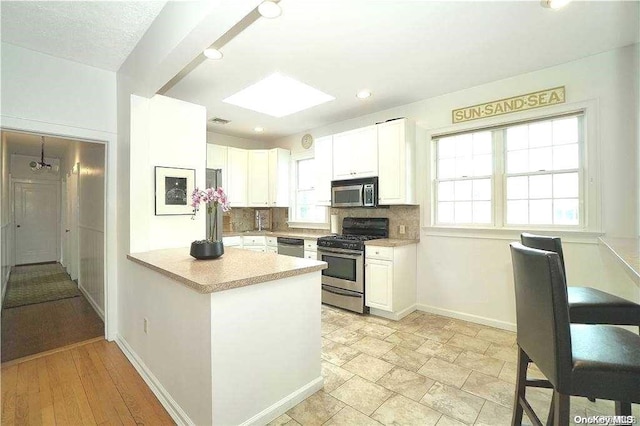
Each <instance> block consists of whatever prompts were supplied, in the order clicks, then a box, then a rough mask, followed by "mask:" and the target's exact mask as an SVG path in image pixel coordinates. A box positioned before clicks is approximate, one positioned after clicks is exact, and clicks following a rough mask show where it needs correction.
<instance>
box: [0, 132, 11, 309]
mask: <svg viewBox="0 0 640 426" xmlns="http://www.w3.org/2000/svg"><path fill="white" fill-rule="evenodd" d="M0 137H1V140H0V177H1V179H2V186H1V187H0V285H1V286H2V297H1V299H0V303H1V302H2V301H3V300H4V293H5V290H6V287H7V281H8V279H9V271H10V270H11V254H12V250H11V246H12V244H13V243H12V240H11V232H10V231H11V227H10V226H9V225H10V217H9V214H10V210H9V207H10V205H11V204H10V203H11V196H10V191H9V152H8V149H7V148H8V146H7V140H6V133H4V132H2V134H1V135H0Z"/></svg>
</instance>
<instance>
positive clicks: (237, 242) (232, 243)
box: [222, 237, 242, 248]
mask: <svg viewBox="0 0 640 426" xmlns="http://www.w3.org/2000/svg"><path fill="white" fill-rule="evenodd" d="M222 244H224V245H225V246H226V247H240V248H242V237H222Z"/></svg>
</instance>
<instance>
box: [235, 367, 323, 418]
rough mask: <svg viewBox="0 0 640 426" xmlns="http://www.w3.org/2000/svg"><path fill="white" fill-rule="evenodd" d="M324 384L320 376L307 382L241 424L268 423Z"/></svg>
mask: <svg viewBox="0 0 640 426" xmlns="http://www.w3.org/2000/svg"><path fill="white" fill-rule="evenodd" d="M323 385H324V378H323V377H322V376H320V377H318V378H317V379H315V380H312V381H311V382H309V383H307V384H306V385H305V386H303V387H301V388H300V389H298V390H296V391H295V392H293V393H291V394H289V395H287V396H285V397H284V398H282V399H281V400H280V401H278V402H276V403H275V404H273V405H272V406H270V407H267V408H266V409H264V410H262V411H261V412H259V413H258V414H256V415H255V416H253V417H251V418H250V419H249V420H247V421H245V422H243V423H241V426H253V425H266V424H267V423H269V422H270V421H272V420H275V419H277V418H278V417H279V416H281V415H283V414H284V413H286V412H287V411H288V410H289V409H290V408H293V407H294V406H296V405H297V404H299V403H300V402H302V401H304V400H305V399H306V398H308V397H309V396H311V395H313V394H314V393H316V392H317V391H319V390H320V389H322V386H323Z"/></svg>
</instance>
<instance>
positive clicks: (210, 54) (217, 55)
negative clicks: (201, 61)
mask: <svg viewBox="0 0 640 426" xmlns="http://www.w3.org/2000/svg"><path fill="white" fill-rule="evenodd" d="M204 56H206V57H207V58H209V59H214V60H215V59H222V52H221V51H219V50H218V49H214V48H213V47H210V48H208V49H205V50H204Z"/></svg>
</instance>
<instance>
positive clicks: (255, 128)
mask: <svg viewBox="0 0 640 426" xmlns="http://www.w3.org/2000/svg"><path fill="white" fill-rule="evenodd" d="M253 131H254V132H256V133H262V132H264V128H263V127H254V128H253Z"/></svg>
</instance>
